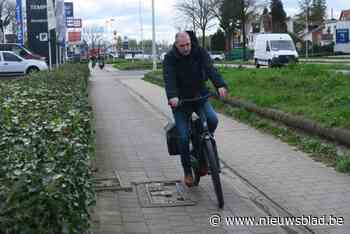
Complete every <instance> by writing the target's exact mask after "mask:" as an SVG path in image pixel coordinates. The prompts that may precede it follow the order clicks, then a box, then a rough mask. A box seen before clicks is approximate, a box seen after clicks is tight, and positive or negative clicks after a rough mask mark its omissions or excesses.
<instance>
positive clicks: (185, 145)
mask: <svg viewBox="0 0 350 234" xmlns="http://www.w3.org/2000/svg"><path fill="white" fill-rule="evenodd" d="M202 109H203V111H204V113H205V116H206V117H207V122H208V128H209V131H210V132H211V133H212V134H214V132H215V129H216V128H217V126H218V122H219V121H218V118H217V116H216V113H215V111H214V109H213V107H212V106H211V105H210V103H209V102H208V101H205V102H204V103H203V104H202ZM193 112H196V113H197V108H196V107H195V106H193V105H184V106H180V107H178V108H176V109H173V115H174V119H175V124H176V128H177V131H178V133H179V137H180V144H181V146H180V153H181V163H182V167H183V169H184V174H185V175H191V174H192V171H191V159H190V147H189V145H190V132H189V119H190V117H191V115H192V113H193ZM197 114H198V113H197Z"/></svg>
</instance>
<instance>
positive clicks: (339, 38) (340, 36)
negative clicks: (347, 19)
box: [335, 28, 349, 44]
mask: <svg viewBox="0 0 350 234" xmlns="http://www.w3.org/2000/svg"><path fill="white" fill-rule="evenodd" d="M335 38H336V43H337V44H346V43H349V29H348V28H343V29H336V33H335Z"/></svg>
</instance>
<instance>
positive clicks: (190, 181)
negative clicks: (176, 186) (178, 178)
mask: <svg viewBox="0 0 350 234" xmlns="http://www.w3.org/2000/svg"><path fill="white" fill-rule="evenodd" d="M184 182H185V184H186V185H187V187H192V186H193V177H192V175H186V176H185V177H184Z"/></svg>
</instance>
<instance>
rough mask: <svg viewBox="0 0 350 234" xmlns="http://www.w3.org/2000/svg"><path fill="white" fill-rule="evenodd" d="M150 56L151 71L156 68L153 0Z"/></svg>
mask: <svg viewBox="0 0 350 234" xmlns="http://www.w3.org/2000/svg"><path fill="white" fill-rule="evenodd" d="M152 57H153V71H156V70H157V62H156V31H155V19H154V0H152Z"/></svg>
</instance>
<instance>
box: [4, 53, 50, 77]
mask: <svg viewBox="0 0 350 234" xmlns="http://www.w3.org/2000/svg"><path fill="white" fill-rule="evenodd" d="M47 69H48V66H47V64H46V62H45V61H42V60H37V59H24V58H22V57H20V56H18V55H17V54H15V53H14V52H12V51H0V76H8V75H24V74H29V73H32V72H37V71H43V70H47Z"/></svg>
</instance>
